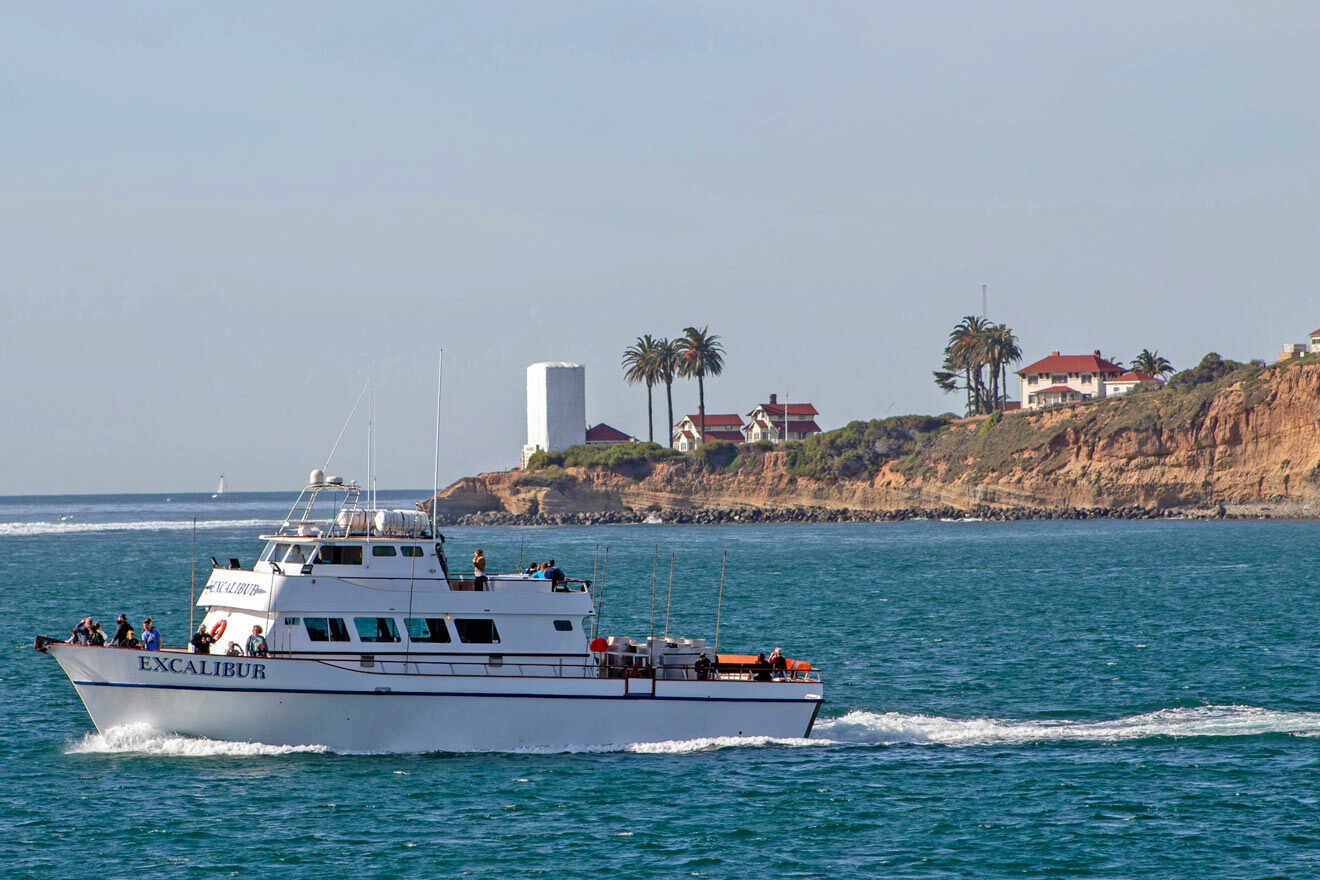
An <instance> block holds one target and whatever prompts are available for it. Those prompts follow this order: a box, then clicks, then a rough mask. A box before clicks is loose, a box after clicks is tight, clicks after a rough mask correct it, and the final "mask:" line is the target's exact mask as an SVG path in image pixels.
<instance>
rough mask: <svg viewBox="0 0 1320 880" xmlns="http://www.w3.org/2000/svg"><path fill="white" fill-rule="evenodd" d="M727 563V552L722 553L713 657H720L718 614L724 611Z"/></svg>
mask: <svg viewBox="0 0 1320 880" xmlns="http://www.w3.org/2000/svg"><path fill="white" fill-rule="evenodd" d="M728 561H729V551H728V550H725V551H724V556H723V558H721V559H720V598H719V599H718V600H717V601H716V603H715V656H716V658H717V659H718V658H719V655H720V612H721V611H722V610H723V609H724V566H725V564H726V563H728Z"/></svg>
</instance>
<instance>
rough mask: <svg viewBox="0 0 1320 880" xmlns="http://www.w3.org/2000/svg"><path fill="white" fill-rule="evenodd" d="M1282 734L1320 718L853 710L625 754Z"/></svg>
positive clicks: (1263, 712)
mask: <svg viewBox="0 0 1320 880" xmlns="http://www.w3.org/2000/svg"><path fill="white" fill-rule="evenodd" d="M1271 734H1283V735H1291V736H1304V737H1320V712H1280V711H1276V710H1273V709H1261V708H1258V707H1256V706H1197V707H1193V708H1181V709H1160V710H1159V711H1157V712H1147V713H1144V714H1141V715H1131V716H1128V717H1126V718H1117V719H1113V720H1107V721H1069V720H1049V721H1030V720H1017V719H1008V718H944V717H941V716H937V715H905V714H901V713H898V712H866V711H862V710H854V711H852V712H848V713H847V714H845V715H841V716H839V717H837V718H828V719H823V720H821V721H819V722H817V724H816V728H815V730H814V731H813V733H812V736H811V738H810V739H776V738H773V737H764V736H722V737H709V738H701V739H690V740H676V741H671V742H659V743H637V744H634V745H630V746H627V747H626V750H627V751H631V752H638V753H642V754H682V753H685V752H704V751H711V750H713V749H722V748H736V747H741V748H747V747H758V746H783V747H817V748H819V747H828V746H834V747H848V746H887V745H933V746H952V747H967V746H994V745H1029V744H1033V743H1047V742H1121V741H1125V740H1142V739H1156V738H1162V737H1187V738H1192V737H1236V736H1264V735H1271Z"/></svg>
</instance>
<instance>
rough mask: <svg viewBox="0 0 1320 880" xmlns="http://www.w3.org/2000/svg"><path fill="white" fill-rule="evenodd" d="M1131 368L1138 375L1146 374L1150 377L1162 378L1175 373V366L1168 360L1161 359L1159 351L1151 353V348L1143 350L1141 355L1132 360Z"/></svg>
mask: <svg viewBox="0 0 1320 880" xmlns="http://www.w3.org/2000/svg"><path fill="white" fill-rule="evenodd" d="M1129 366H1131V367H1132V369H1134V370H1136V371H1137V372H1138V373H1145V374H1146V375H1148V376H1156V377H1162V376H1164V375H1166V374H1168V373H1172V372H1175V370H1174V369H1173V364H1171V363H1169V359H1168V358H1166V357H1160V353H1159V351H1158V350H1157V351H1151V350H1150V349H1149V348H1143V349H1142V350H1141V353H1140V354H1138V355H1137V356H1136V357H1134V358H1133V359H1132V363H1131V364H1129Z"/></svg>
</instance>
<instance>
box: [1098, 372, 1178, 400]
mask: <svg viewBox="0 0 1320 880" xmlns="http://www.w3.org/2000/svg"><path fill="white" fill-rule="evenodd" d="M1163 387H1164V380H1163V379H1161V378H1159V377H1158V376H1152V375H1151V374H1150V373H1139V372H1137V371H1136V370H1128V371H1127V372H1126V373H1123V374H1122V375H1121V376H1117V377H1115V378H1113V379H1106V380H1105V396H1106V397H1112V396H1113V395H1115V394H1126V393H1127V392H1129V391H1131V390H1132V389H1133V388H1163Z"/></svg>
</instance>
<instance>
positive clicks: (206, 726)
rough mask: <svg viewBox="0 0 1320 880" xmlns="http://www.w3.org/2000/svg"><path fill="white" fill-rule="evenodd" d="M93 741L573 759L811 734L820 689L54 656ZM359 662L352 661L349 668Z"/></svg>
mask: <svg viewBox="0 0 1320 880" xmlns="http://www.w3.org/2000/svg"><path fill="white" fill-rule="evenodd" d="M48 650H49V651H50V653H51V654H52V655H54V657H55V658H56V660H58V661H59V663H60V665H61V667H63V669H64V671H65V673H66V674H67V675H68V676H69V678H70V680H71V681H72V682H73V684H74V687H75V688H76V689H77V691H78V695H79V696H80V697H81V698H82V701H83V704H84V705H85V706H86V707H87V711H88V714H89V715H90V716H91V718H92V722H93V723H94V724H95V725H96V727H97V729H98V730H101V731H105V730H108V729H110V728H112V727H117V726H121V725H127V724H146V725H149V726H150V727H152V728H154V729H157V730H161V731H169V732H174V733H179V734H183V735H187V736H199V737H208V738H212V739H221V740H233V741H242V742H261V743H267V744H271V745H323V746H326V747H328V748H330V749H333V750H336V751H347V752H426V751H509V750H519V749H538V750H539V749H547V750H556V749H573V748H582V747H605V746H615V745H624V744H628V743H637V742H660V741H666V740H688V739H696V738H702V737H721V736H768V737H775V738H791V737H803V736H808V735H810V732H811V726H812V724H813V723H814V720H815V717H816V713H817V712H818V711H819V707H820V704H821V699H822V693H821V685H820V683H819V682H802V681H785V682H749V681H667V680H659V681H653V680H651V679H649V678H645V679H601V678H576V677H547V676H521V675H516V674H501V673H496V672H492V674H488V675H427V674H417V673H410V672H408V671H407V670H408V669H409V668H415V664H412V665H411V667H405V666H404V665H403V664H402V663H394V664H389V665H387V666H386V667H385V668H386V669H390V668H393V669H395V670H397V671H392V672H390V671H381V668H380V667H379V666H376V667H373V668H371V669H363V668H357V667H355V666H353V665H350V662H349V661H325V660H306V659H286V658H269V659H267V658H260V659H258V658H249V657H221V656H203V655H195V654H181V653H168V652H166V653H157V652H146V651H132V650H120V649H110V648H87V647H82V646H77V645H62V644H55V645H50V646H49V648H48ZM352 662H354V663H356V662H357V661H356V660H354V661H352Z"/></svg>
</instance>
